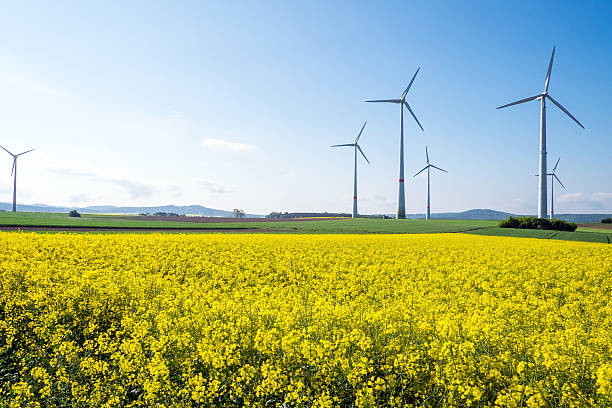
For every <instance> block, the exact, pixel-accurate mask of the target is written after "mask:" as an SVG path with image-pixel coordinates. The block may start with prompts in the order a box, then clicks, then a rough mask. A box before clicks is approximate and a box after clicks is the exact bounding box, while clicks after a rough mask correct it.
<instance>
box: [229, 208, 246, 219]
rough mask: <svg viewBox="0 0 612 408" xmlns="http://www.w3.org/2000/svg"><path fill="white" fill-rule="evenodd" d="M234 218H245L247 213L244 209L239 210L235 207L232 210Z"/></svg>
mask: <svg viewBox="0 0 612 408" xmlns="http://www.w3.org/2000/svg"><path fill="white" fill-rule="evenodd" d="M232 214H233V216H234V218H244V216H245V214H244V211H243V210H239V209H238V208H234V211H232Z"/></svg>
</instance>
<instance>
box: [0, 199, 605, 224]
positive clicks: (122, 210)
mask: <svg viewBox="0 0 612 408" xmlns="http://www.w3.org/2000/svg"><path fill="white" fill-rule="evenodd" d="M12 208H13V205H12V204H11V203H0V210H4V211H11V210H12ZM17 210H18V211H25V212H54V213H67V212H69V211H70V210H77V211H78V212H80V213H83V214H140V213H149V214H153V213H155V212H166V213H177V214H187V215H201V216H204V217H232V216H233V214H232V212H231V211H225V210H217V209H214V208H208V207H203V206H201V205H160V206H155V207H116V206H114V205H94V206H89V207H61V206H53V205H46V204H17ZM296 214H297V213H296ZM300 214H302V215H301V216H302V217H304V216H306V215H304V214H306V213H300ZM308 214H309V216H311V217H315V216H321V217H322V216H330V213H308ZM342 215H345V216H350V215H349V214H342ZM385 215H388V216H390V217H392V218H394V217H395V214H385ZM246 216H247V217H249V218H258V217H263V215H258V214H246ZM381 216H382V215H381ZM509 216H513V217H521V216H522V215H517V214H511V213H507V212H502V211H495V210H490V209H481V208H478V209H473V210H467V211H463V212H454V213H450V212H449V213H434V214H431V218H435V219H443V220H504V219H506V218H508V217H509ZM406 218H409V219H423V218H425V214H423V213H421V214H406ZM555 218H558V219H560V220H563V221H569V222H576V223H589V222H600V221H601V220H602V219H604V218H612V214H557V215H556V216H555Z"/></svg>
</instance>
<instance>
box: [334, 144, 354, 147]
mask: <svg viewBox="0 0 612 408" xmlns="http://www.w3.org/2000/svg"><path fill="white" fill-rule="evenodd" d="M344 146H351V147H353V146H355V143H347V144H340V145H331V146H329V147H344Z"/></svg>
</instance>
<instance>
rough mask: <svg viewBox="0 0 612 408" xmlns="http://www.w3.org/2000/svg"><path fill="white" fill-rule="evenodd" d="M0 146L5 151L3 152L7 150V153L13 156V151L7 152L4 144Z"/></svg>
mask: <svg viewBox="0 0 612 408" xmlns="http://www.w3.org/2000/svg"><path fill="white" fill-rule="evenodd" d="M0 147H1V148H2V149H4V151H5V152H7V153H8V154H10V155H11V156H15V155H14V154H13V153H11V152H9V151H8V150H6V149H5V148H4V146H0Z"/></svg>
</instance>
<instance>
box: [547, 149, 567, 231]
mask: <svg viewBox="0 0 612 408" xmlns="http://www.w3.org/2000/svg"><path fill="white" fill-rule="evenodd" d="M559 160H561V158H560V157H559V158H558V159H557V163H556V164H555V167H553V171H552V173H548V174H547V175H548V176H550V219H551V220H552V219H553V218H554V217H555V179H557V181H558V182H559V184H561V187H563V188H565V186H564V185H563V183H562V182H561V180H559V177H557V175H556V174H555V171H556V170H557V166H558V165H559Z"/></svg>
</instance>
